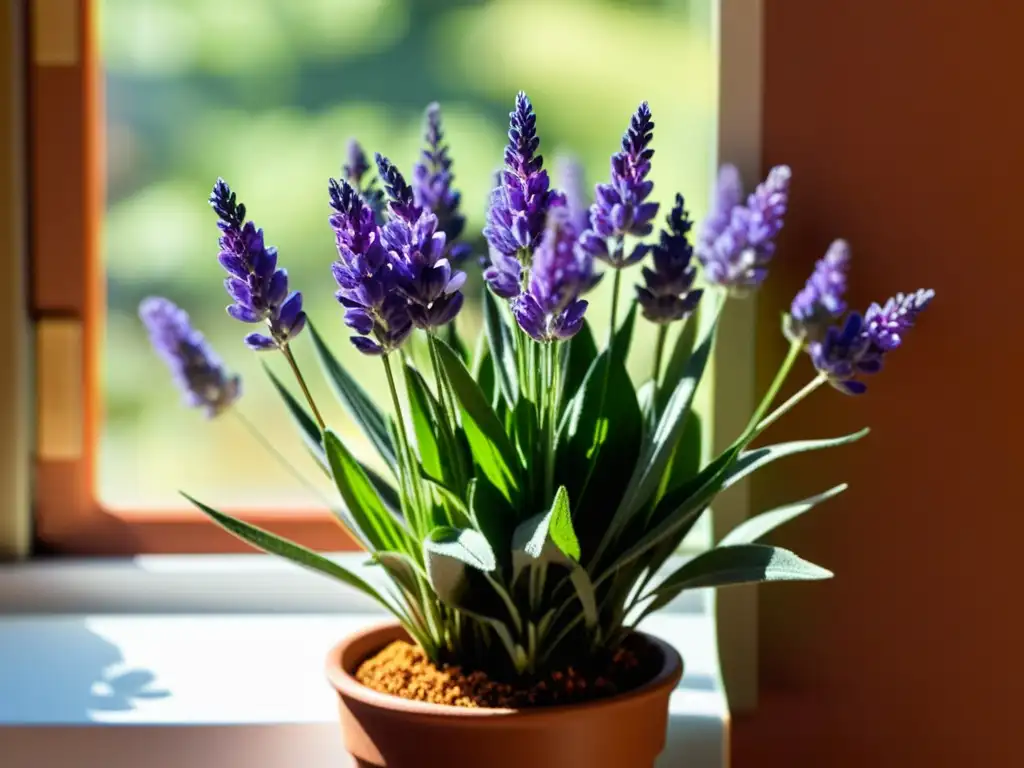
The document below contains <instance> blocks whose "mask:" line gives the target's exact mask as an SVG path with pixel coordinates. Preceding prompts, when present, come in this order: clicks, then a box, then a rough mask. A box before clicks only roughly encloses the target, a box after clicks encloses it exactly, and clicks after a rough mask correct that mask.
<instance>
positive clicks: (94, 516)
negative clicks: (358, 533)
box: [27, 0, 355, 555]
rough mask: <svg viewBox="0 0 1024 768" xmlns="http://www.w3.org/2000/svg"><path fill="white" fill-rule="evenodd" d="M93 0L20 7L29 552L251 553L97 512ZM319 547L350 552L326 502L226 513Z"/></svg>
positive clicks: (162, 519)
mask: <svg viewBox="0 0 1024 768" xmlns="http://www.w3.org/2000/svg"><path fill="white" fill-rule="evenodd" d="M97 16H98V14H97V13H95V3H94V2H93V0H34V1H33V2H32V3H31V5H30V8H29V19H28V21H29V29H30V30H31V33H30V35H29V39H28V46H27V47H28V51H29V56H28V66H27V70H28V78H27V95H28V99H27V103H28V110H27V135H28V137H29V152H28V179H29V184H28V198H27V199H28V207H29V219H28V231H29V259H30V260H29V263H30V269H29V274H30V283H31V290H30V306H29V313H30V318H31V323H32V325H34V330H35V380H36V386H35V391H36V439H35V450H34V470H35V488H34V502H35V509H34V521H35V531H34V534H35V542H36V546H37V549H38V550H41V551H43V552H48V553H73V554H76V555H127V554H133V555H134V554H143V553H147V554H148V553H180V552H188V553H212V552H249V551H251V548H250V547H249V546H248V545H246V544H244V543H243V542H241V541H239V540H238V539H236V538H235V537H233V536H231V535H229V534H228V533H226V532H224V531H222V530H221V529H219V528H218V527H216V526H214V525H212V524H211V523H210V522H209V521H208V520H206V518H205V517H203V516H202V515H201V514H200V513H198V512H196V511H195V510H189V509H186V508H185V507H184V506H183V507H182V509H180V510H173V509H172V510H167V511H163V510H139V509H120V508H119V509H116V510H114V509H109V508H105V507H104V506H103V505H102V504H101V503H100V500H99V499H98V498H97V494H96V490H95V485H96V483H95V477H96V472H95V470H96V460H97V448H98V445H99V435H100V425H101V420H102V411H101V407H100V404H101V402H102V398H101V397H100V394H101V393H100V366H101V356H100V352H101V350H100V342H101V339H102V331H103V322H104V311H105V307H106V301H105V295H104V291H103V272H102V257H101V252H100V227H101V225H102V220H103V201H104V198H105V190H104V181H105V156H104V131H103V114H104V109H103V93H102V69H101V65H100V61H99V53H98V50H97V40H98V36H97V34H96V30H95V24H96V19H97ZM228 511H230V512H231V513H232V514H237V515H240V516H241V517H243V518H244V519H246V520H248V521H249V522H252V523H254V524H256V525H260V526H262V527H265V528H267V529H269V530H271V531H273V532H275V533H277V534H279V535H281V536H286V537H288V538H290V539H293V540H295V541H298V542H300V543H302V544H304V545H306V546H309V547H314V548H316V549H319V550H330V551H339V550H351V549H354V548H355V543H354V542H353V541H352V539H351V538H350V537H349V536H348V535H347V534H346V533H345V532H344V531H343V530H342V529H341V528H340V526H339V525H338V524H337V523H336V522H335V520H334V518H333V517H332V515H331V513H330V512H329V511H327V510H325V509H320V510H317V509H287V510H284V509H282V510H274V509H271V510H259V511H252V510H238V509H230V510H228Z"/></svg>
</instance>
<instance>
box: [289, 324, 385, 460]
mask: <svg viewBox="0 0 1024 768" xmlns="http://www.w3.org/2000/svg"><path fill="white" fill-rule="evenodd" d="M309 335H310V337H311V338H312V339H313V346H314V348H315V349H316V354H317V358H318V359H319V360H320V367H321V368H322V369H323V372H324V377H325V378H326V379H327V382H328V383H329V384H330V385H331V390H332V391H333V392H334V396H335V397H337V398H338V401H339V402H340V403H341V404H342V405H343V406H344V407H345V410H347V411H348V413H349V415H350V416H351V417H352V419H353V420H354V421H355V422H356V423H357V424H358V425H359V426H360V427H361V428H362V430H363V432H365V433H366V436H367V437H368V438H369V439H370V442H371V443H373V445H374V447H375V448H376V449H377V451H378V452H379V453H380V455H381V457H382V458H383V459H384V461H386V462H387V463H388V466H391V467H394V466H397V463H398V458H397V454H396V453H395V446H394V445H393V444H392V442H391V437H390V435H388V425H387V420H386V419H385V417H384V413H383V412H382V411H381V410H380V408H379V407H378V406H377V405H376V404H375V403H374V401H373V400H372V399H371V398H370V396H369V395H367V394H366V392H365V390H363V388H362V387H361V386H360V385H359V383H358V382H357V381H356V380H355V379H353V378H352V377H351V376H350V375H349V373H348V371H346V370H345V368H344V366H342V364H341V363H340V362H339V361H338V358H336V357H335V356H334V353H333V352H331V350H330V348H329V347H328V346H327V344H326V343H325V342H324V340H323V339H322V338H321V336H320V334H319V333H317V331H316V328H315V327H313V324H312V323H309Z"/></svg>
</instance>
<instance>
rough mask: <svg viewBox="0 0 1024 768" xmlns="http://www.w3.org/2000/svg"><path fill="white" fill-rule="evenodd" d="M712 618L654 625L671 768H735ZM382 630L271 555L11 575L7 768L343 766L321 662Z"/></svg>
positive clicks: (0, 640) (3, 694)
mask: <svg viewBox="0 0 1024 768" xmlns="http://www.w3.org/2000/svg"><path fill="white" fill-rule="evenodd" d="M341 557H342V558H344V559H349V558H351V559H353V560H358V559H359V555H342V556H341ZM271 585H273V586H271ZM147 596H148V600H147V599H146V598H147ZM33 605H34V606H35V608H34V609H33V608H32V606H33ZM282 605H288V606H295V610H293V611H291V612H288V613H282V612H280V611H281V608H282ZM275 608H276V609H277V610H276V612H275V611H274V609H275ZM712 608H713V601H712V599H711V598H710V596H709V595H706V594H701V593H694V594H693V595H691V596H690V597H689V598H688V599H685V600H682V601H678V602H677V603H676V604H675V605H673V606H671V607H670V609H669V610H667V611H665V612H662V613H661V614H659V615H656V616H654V617H651V618H650V619H649V620H648V621H647V622H646V623H645V629H647V630H648V631H651V632H652V633H654V634H657V635H659V636H661V637H663V638H665V639H667V640H669V641H670V642H672V643H673V644H674V645H676V647H678V648H679V650H680V651H681V653H682V655H683V657H684V660H685V674H684V677H683V681H682V683H681V685H680V688H679V689H678V690H676V691H675V692H674V693H673V695H672V701H671V705H670V706H671V725H670V728H669V736H668V744H667V746H666V750H665V753H664V756H663V758H662V760H661V761H660V762H659V765H664V766H673V765H678V764H681V763H682V762H683V761H684V759H685V764H686V765H689V766H695V768H701V767H703V766H707V767H708V768H710V767H711V766H715V767H716V768H717V767H718V766H724V765H725V764H726V760H725V756H726V754H727V751H726V746H725V742H726V737H727V723H728V711H727V707H726V700H725V695H724V692H723V689H722V683H721V676H720V673H719V668H718V655H717V649H716V645H715V629H714V620H713V610H712ZM384 618H385V616H384V614H383V613H381V612H379V611H376V610H373V609H372V608H370V607H369V606H367V605H366V604H365V603H364V602H363V601H362V600H360V599H358V598H357V597H356V596H355V595H353V594H352V591H351V590H348V589H345V588H339V587H337V586H336V585H334V584H332V583H331V582H330V581H329V580H327V579H324V578H323V577H318V576H316V575H314V574H307V573H305V572H303V571H301V570H299V569H297V568H294V567H291V566H289V565H287V564H284V563H278V562H277V561H275V560H272V559H270V558H265V557H262V556H259V555H245V556H234V557H229V556H219V557H163V558H159V557H148V558H138V559H137V560H136V561H135V562H132V561H107V562H89V563H52V564H40V563H35V564H27V565H18V566H5V567H0V727H3V728H4V734H3V737H2V738H0V741H2V742H3V743H4V756H5V760H4V764H5V765H10V766H12V768H19V767H20V766H26V767H27V766H36V765H39V766H48V767H49V766H53V767H54V768H58V767H59V766H63V765H69V766H70V765H74V766H75V767H76V768H89V766H103V768H121V767H122V766H124V767H125V768H128V766H133V767H134V766H136V765H140V764H143V762H144V764H146V765H147V766H149V768H162V767H163V766H168V767H170V766H175V767H177V766H180V765H185V764H188V765H191V766H195V767H196V768H203V767H204V766H220V765H236V764H237V765H258V766H260V768H276V767H277V766H282V768H283V767H284V766H287V767H288V768H294V766H297V765H301V766H303V767H304V768H307V767H308V768H321V767H322V768H328V766H330V767H331V768H336V767H337V766H339V765H346V764H347V763H346V762H345V755H344V751H343V748H342V744H341V737H340V733H339V727H338V725H337V721H336V720H337V708H336V707H337V705H336V699H335V695H334V693H333V691H332V690H331V689H330V687H329V686H328V684H327V682H326V681H325V679H324V673H323V661H324V657H325V655H326V653H327V651H328V649H329V648H330V647H331V646H332V645H333V644H334V643H336V642H337V641H338V640H339V639H340V638H341V637H342V636H344V635H345V634H347V633H349V632H351V631H353V630H354V629H356V628H358V627H361V626H364V625H366V624H367V623H372V622H376V621H380V620H382V619H384ZM92 726H104V727H92ZM186 755H187V757H186ZM12 758H13V759H12Z"/></svg>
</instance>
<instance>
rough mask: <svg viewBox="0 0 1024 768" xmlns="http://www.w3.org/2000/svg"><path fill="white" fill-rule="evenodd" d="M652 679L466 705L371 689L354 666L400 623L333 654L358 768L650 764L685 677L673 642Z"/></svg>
mask: <svg viewBox="0 0 1024 768" xmlns="http://www.w3.org/2000/svg"><path fill="white" fill-rule="evenodd" d="M644 638H645V639H646V640H647V642H649V643H651V645H653V646H654V647H655V648H656V649H657V651H658V652H659V653H660V654H661V657H662V659H663V662H662V665H661V669H660V670H659V671H658V673H657V674H656V675H655V676H654V678H653V679H652V680H651V681H650V682H648V683H646V684H645V685H642V686H641V687H639V688H636V689H634V690H632V691H629V692H627V693H623V694H621V695H619V696H614V697H611V698H607V699H600V700H597V701H593V702H588V703H585V704H576V705H571V706H564V707H544V708H536V709H526V710H515V709H468V708H462V707H447V706H443V705H441V704H428V703H425V702H420V701H409V700H407V699H402V698H399V697H398V696H391V695H389V694H386V693H379V692H377V691H374V690H371V689H370V688H367V687H366V686H364V685H363V684H362V683H360V682H358V681H357V680H356V679H355V678H354V677H353V676H352V672H354V670H355V669H356V667H357V666H358V665H359V663H360V662H362V661H363V660H365V659H367V658H369V657H370V656H372V655H373V654H374V653H375V652H377V651H379V650H381V649H382V648H383V647H384V646H386V645H387V644H388V643H390V642H392V641H394V640H408V635H406V633H405V631H404V630H403V629H402V628H401V626H399V625H398V624H397V623H388V624H385V625H381V626H377V627H372V628H370V629H366V630H364V631H362V632H358V633H356V634H353V635H351V636H349V637H348V638H347V639H345V640H344V641H342V642H341V643H339V644H338V645H337V646H335V647H334V649H333V650H332V651H331V653H330V655H329V656H328V657H327V677H328V679H329V680H330V681H331V684H332V685H333V686H334V687H335V689H337V691H338V698H339V703H338V709H339V711H340V713H341V730H342V734H343V736H344V740H345V747H346V748H347V749H348V751H349V752H350V753H351V754H352V755H353V756H354V757H355V758H356V762H357V764H358V765H360V766H365V767H372V768H382V767H383V766H386V767H387V768H433V766H438V767H439V768H440V767H442V766H453V768H477V767H478V766H479V767H480V768H484V767H486V768H569V767H570V766H586V768H651V766H653V765H654V760H655V758H657V756H658V754H659V753H660V752H661V751H662V749H664V747H665V728H666V727H667V725H668V698H669V694H670V693H671V692H672V690H673V689H674V688H675V687H676V684H677V683H678V682H679V679H680V677H682V674H683V660H682V659H681V658H680V656H679V654H678V653H677V652H676V650H675V649H674V648H672V647H671V646H669V645H667V644H666V643H664V642H662V641H661V640H659V639H657V638H656V637H651V636H650V635H644Z"/></svg>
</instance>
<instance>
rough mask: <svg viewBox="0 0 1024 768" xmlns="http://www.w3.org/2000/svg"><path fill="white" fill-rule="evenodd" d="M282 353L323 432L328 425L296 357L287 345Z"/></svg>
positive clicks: (282, 348) (282, 346) (282, 347)
mask: <svg viewBox="0 0 1024 768" xmlns="http://www.w3.org/2000/svg"><path fill="white" fill-rule="evenodd" d="M281 352H283V353H284V359H285V360H287V361H288V365H289V366H290V367H291V369H292V373H294V374H295V378H296V380H297V381H298V382H299V387H301V389H302V394H303V395H305V396H306V402H307V403H309V407H310V409H311V410H312V411H313V417H314V418H315V419H316V423H317V424H318V425H319V427H320V431H321V432H323V431H324V430H325V429H326V428H327V425H326V424H324V417H323V416H321V415H320V411H319V409H318V408H317V407H316V403H315V402H313V396H312V395H311V394H310V393H309V387H307V386H306V380H305V379H304V378H303V376H302V371H300V370H299V364H298V363H296V362H295V355H293V354H292V350H291V348H290V347H289V346H288V345H287V344H282V345H281Z"/></svg>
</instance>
